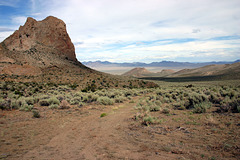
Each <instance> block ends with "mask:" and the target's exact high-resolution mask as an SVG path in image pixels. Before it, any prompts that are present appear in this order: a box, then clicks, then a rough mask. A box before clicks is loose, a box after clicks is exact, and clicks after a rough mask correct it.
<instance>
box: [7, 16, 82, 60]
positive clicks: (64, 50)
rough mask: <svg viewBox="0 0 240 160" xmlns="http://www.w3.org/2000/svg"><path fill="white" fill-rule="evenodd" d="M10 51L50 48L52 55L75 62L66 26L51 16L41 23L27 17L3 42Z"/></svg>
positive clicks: (72, 46) (73, 49)
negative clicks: (22, 24)
mask: <svg viewBox="0 0 240 160" xmlns="http://www.w3.org/2000/svg"><path fill="white" fill-rule="evenodd" d="M4 44H5V45H6V47H7V49H9V50H10V51H26V50H29V49H31V48H39V46H41V48H42V47H45V48H51V49H52V51H53V53H54V54H57V55H60V56H61V57H65V58H66V59H69V60H73V61H76V60H77V59H76V55H75V48H74V45H73V43H72V42H71V39H70V37H69V35H68V33H67V30H66V24H65V23H64V22H63V21H62V20H60V19H58V18H56V17H53V16H49V17H47V18H46V19H44V20H42V21H36V20H35V19H33V18H31V17H29V18H27V21H26V23H25V24H24V26H20V27H19V29H18V30H17V31H15V32H14V33H13V34H12V35H11V36H10V37H8V38H7V39H6V40H4Z"/></svg>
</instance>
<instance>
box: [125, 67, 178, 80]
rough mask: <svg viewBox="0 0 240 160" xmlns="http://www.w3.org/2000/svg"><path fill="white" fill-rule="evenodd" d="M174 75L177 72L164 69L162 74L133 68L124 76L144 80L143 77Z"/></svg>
mask: <svg viewBox="0 0 240 160" xmlns="http://www.w3.org/2000/svg"><path fill="white" fill-rule="evenodd" d="M173 73H175V71H174V70H171V69H163V70H162V71H161V72H150V71H149V70H147V69H146V68H133V69H131V70H130V71H127V72H126V73H124V74H122V75H123V76H129V77H136V78H142V77H165V76H168V75H171V74H173Z"/></svg>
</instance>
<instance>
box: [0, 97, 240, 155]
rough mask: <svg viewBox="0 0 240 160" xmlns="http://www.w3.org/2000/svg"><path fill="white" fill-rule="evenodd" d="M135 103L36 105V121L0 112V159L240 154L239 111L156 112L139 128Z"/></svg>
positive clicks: (29, 116) (16, 113) (29, 115)
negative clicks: (67, 106) (60, 107)
mask: <svg viewBox="0 0 240 160" xmlns="http://www.w3.org/2000/svg"><path fill="white" fill-rule="evenodd" d="M137 99H138V98H135V99H134V101H135V102H136V101H137ZM134 105H135V103H129V102H126V103H124V104H120V105H115V106H97V105H93V106H86V107H82V108H71V109H68V110H50V109H48V108H43V107H41V108H40V107H36V108H38V109H39V111H40V114H41V118H38V119H37V118H32V113H31V112H21V111H1V112H0V129H1V133H0V134H1V135H0V159H21V160H25V159H26V160H29V159H41V160H42V159H47V160H48V159H50V160H51V159H52V160H59V159H73V160H77V159H90V160H91V159H136V160H137V159H239V158H240V154H239V153H240V152H239V151H240V144H239V143H240V138H239V133H240V132H239V130H240V129H239V128H240V127H239V119H240V115H239V114H229V115H220V114H218V115H216V116H214V115H212V113H206V114H204V115H188V114H187V113H188V112H187V111H172V114H169V115H165V114H159V113H155V114H158V116H160V117H161V118H162V119H163V123H161V124H158V125H151V126H144V125H141V124H140V122H138V121H135V120H134V119H133V117H134V115H135V114H136V110H134V108H133V106H134ZM102 113H107V116H105V117H100V115H101V114H102ZM189 117H191V118H189ZM206 117H208V118H207V119H206ZM220 120H224V122H221V121H220ZM190 122H191V123H190ZM193 122H196V123H193Z"/></svg>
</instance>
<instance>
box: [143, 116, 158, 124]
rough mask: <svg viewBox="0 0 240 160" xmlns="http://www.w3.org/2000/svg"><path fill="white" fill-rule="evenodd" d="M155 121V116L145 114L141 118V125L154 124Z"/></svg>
mask: <svg viewBox="0 0 240 160" xmlns="http://www.w3.org/2000/svg"><path fill="white" fill-rule="evenodd" d="M155 122H156V118H155V117H152V116H150V115H149V116H145V117H143V120H142V124H143V125H146V126H148V125H150V124H154V123H155Z"/></svg>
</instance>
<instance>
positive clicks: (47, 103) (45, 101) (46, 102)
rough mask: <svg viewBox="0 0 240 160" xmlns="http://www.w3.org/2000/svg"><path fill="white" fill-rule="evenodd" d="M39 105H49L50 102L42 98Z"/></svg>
mask: <svg viewBox="0 0 240 160" xmlns="http://www.w3.org/2000/svg"><path fill="white" fill-rule="evenodd" d="M39 105H40V106H49V105H50V104H49V102H48V100H47V99H42V100H40V101H39Z"/></svg>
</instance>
